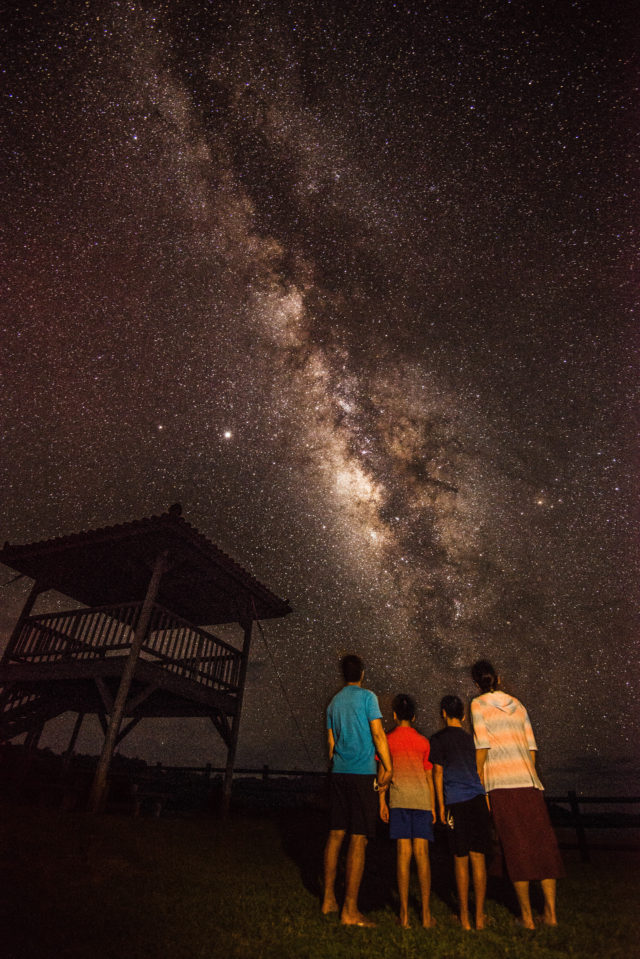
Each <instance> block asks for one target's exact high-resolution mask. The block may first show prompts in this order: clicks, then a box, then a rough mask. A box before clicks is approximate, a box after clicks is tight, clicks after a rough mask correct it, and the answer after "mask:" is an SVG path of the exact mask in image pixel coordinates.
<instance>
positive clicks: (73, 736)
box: [65, 713, 85, 756]
mask: <svg viewBox="0 0 640 959" xmlns="http://www.w3.org/2000/svg"><path fill="white" fill-rule="evenodd" d="M84 716H85V714H84V713H78V715H77V717H76V721H75V723H74V725H73V732H72V733H71V738H70V740H69V745H68V746H67V749H66V752H65V756H70V755H71V753H72V752H73V750H74V749H75V745H76V740H77V738H78V735H79V733H80V727H81V726H82V720H83V719H84Z"/></svg>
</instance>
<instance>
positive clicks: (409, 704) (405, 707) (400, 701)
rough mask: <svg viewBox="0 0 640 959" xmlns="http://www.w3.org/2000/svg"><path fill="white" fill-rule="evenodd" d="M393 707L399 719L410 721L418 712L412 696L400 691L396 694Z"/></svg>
mask: <svg viewBox="0 0 640 959" xmlns="http://www.w3.org/2000/svg"><path fill="white" fill-rule="evenodd" d="M391 708H392V709H393V711H394V713H395V714H396V716H397V717H398V719H400V720H402V721H403V722H405V721H406V720H409V722H410V721H411V720H412V719H413V717H414V716H415V714H416V704H415V703H414V701H413V700H412V698H411V696H407V694H406V693H398V695H397V696H394V698H393V702H392V703H391Z"/></svg>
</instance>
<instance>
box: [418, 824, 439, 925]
mask: <svg viewBox="0 0 640 959" xmlns="http://www.w3.org/2000/svg"><path fill="white" fill-rule="evenodd" d="M413 854H414V856H415V857H416V867H417V869H418V882H419V883H420V898H421V899H422V925H423V926H424V927H425V928H426V929H430V928H431V926H435V924H436V921H435V919H433V918H432V916H431V905H430V899H431V864H430V862H429V840H428V839H414V840H413Z"/></svg>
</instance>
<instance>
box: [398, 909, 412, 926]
mask: <svg viewBox="0 0 640 959" xmlns="http://www.w3.org/2000/svg"><path fill="white" fill-rule="evenodd" d="M398 925H399V926H401V928H402V929H411V923H410V922H409V913H407V914H406V915H403V914H402V913H400V915H399V916H398Z"/></svg>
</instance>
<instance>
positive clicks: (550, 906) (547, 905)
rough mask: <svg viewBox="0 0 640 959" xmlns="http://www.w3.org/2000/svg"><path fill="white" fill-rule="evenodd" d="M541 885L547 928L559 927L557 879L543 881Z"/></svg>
mask: <svg viewBox="0 0 640 959" xmlns="http://www.w3.org/2000/svg"><path fill="white" fill-rule="evenodd" d="M540 885H541V886H542V894H543V896H544V921H545V923H546V925H547V926H557V925H558V919H557V917H556V881H555V879H542V880H541V882H540Z"/></svg>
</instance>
